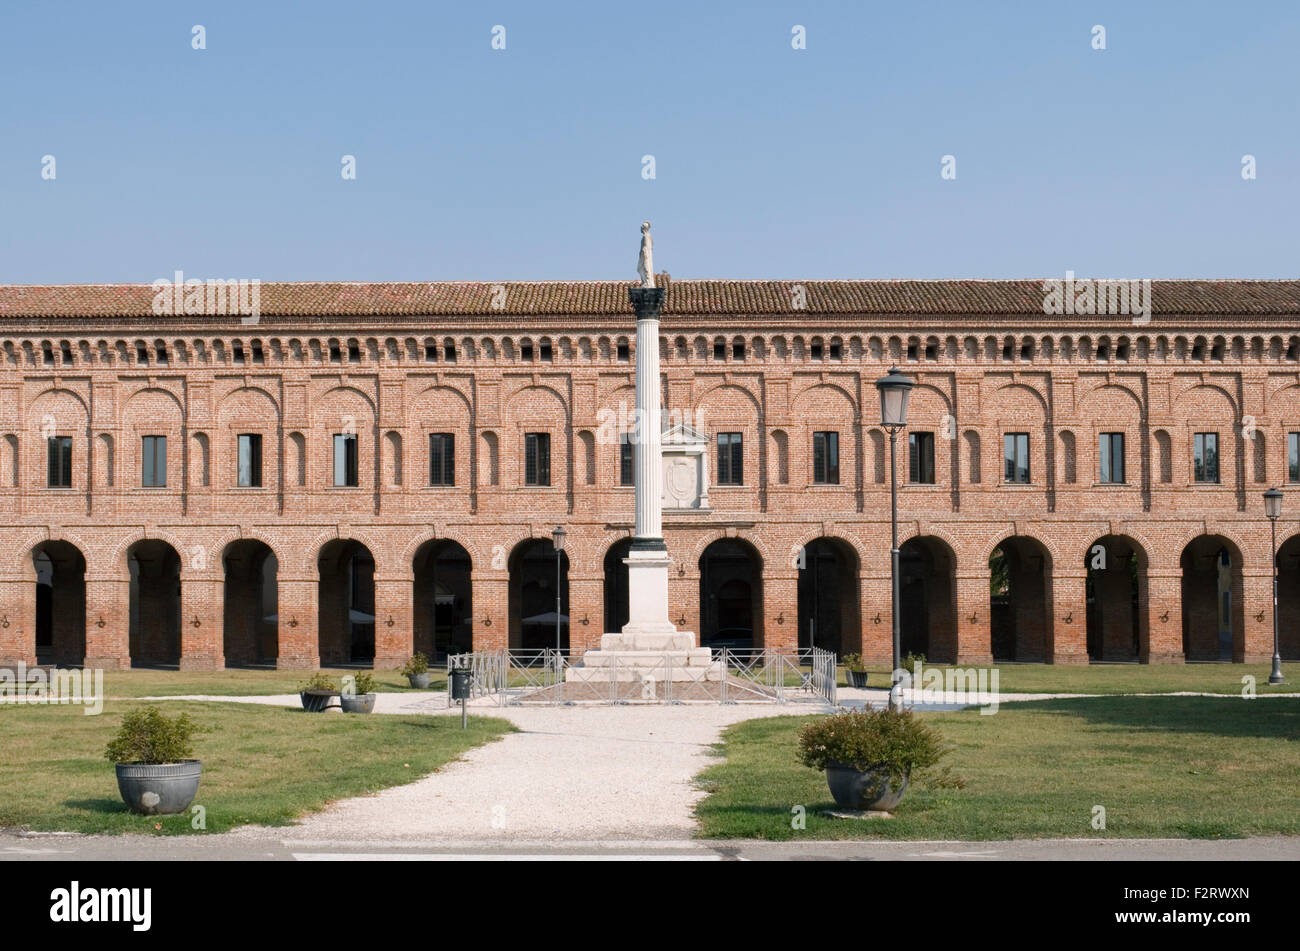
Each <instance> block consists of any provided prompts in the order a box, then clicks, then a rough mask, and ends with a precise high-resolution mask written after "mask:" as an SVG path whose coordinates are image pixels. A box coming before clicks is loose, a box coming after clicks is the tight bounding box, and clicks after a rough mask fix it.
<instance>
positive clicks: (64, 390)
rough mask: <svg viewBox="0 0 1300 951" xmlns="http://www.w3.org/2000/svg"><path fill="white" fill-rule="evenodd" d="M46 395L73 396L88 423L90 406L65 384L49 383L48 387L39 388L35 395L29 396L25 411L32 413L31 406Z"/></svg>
mask: <svg viewBox="0 0 1300 951" xmlns="http://www.w3.org/2000/svg"><path fill="white" fill-rule="evenodd" d="M47 396H70V397H72V398H73V399H74V400H75V401H76V402H77V403H78V404H79V405H80V406H81V412H82V413H84V414H85V417H86V421H87V423H89V421H90V407H89V406H87V405H86V401H85V399H83V398H82V396H81V394H80V393H78V392H76V391H75V390H71V389H69V388H68V387H66V386H53V385H51V386H48V387H46V388H45V389H43V390H41V391H40V392H39V393H37V394H36V395H35V396H33V397H32V398H31V400H29V401H28V403H27V412H28V413H29V414H30V413H32V412H33V410H32V407H33V406H35V405H36V403H37V402H39V401H40V400H41V399H43V398H44V397H47Z"/></svg>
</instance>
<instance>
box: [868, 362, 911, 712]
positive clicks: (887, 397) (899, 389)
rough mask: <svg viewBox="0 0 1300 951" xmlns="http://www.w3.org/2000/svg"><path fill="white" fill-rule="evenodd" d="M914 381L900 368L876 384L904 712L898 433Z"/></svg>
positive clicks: (897, 692)
mask: <svg viewBox="0 0 1300 951" xmlns="http://www.w3.org/2000/svg"><path fill="white" fill-rule="evenodd" d="M912 385H913V384H912V381H911V380H909V379H908V378H907V377H905V376H903V374H901V373H899V372H898V368H897V367H890V368H889V374H888V375H887V376H884V377H881V378H880V379H879V380H877V381H876V389H878V390H879V391H880V424H881V425H882V426H884V427H885V429H887V430H889V524H890V539H891V544H890V548H889V575H890V580H891V585H890V587H891V589H892V591H891V597H892V599H893V610H892V611H891V612H890V613H891V614H892V615H893V620H894V665H893V670H892V672H891V673H890V675H889V678H890V680H889V683H890V687H889V708H890V709H891V710H901V709H902V708H903V692H902V689H901V687H900V686H899V683H898V671H899V667H898V665H899V656H898V655H899V642H900V639H901V635H900V633H899V632H900V627H899V618H898V601H899V597H898V473H897V468H896V465H895V449H896V446H897V442H898V431H899V430H900V429H902V428H903V427H904V426H906V425H907V401H908V399H909V398H910V397H911V394H912Z"/></svg>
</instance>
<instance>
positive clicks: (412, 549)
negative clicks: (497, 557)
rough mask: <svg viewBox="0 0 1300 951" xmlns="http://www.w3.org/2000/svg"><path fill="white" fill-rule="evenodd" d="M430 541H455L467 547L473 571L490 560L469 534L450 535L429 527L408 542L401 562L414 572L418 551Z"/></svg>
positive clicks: (464, 547)
mask: <svg viewBox="0 0 1300 951" xmlns="http://www.w3.org/2000/svg"><path fill="white" fill-rule="evenodd" d="M429 542H455V543H456V544H457V545H459V546H460V547H461V548H463V549H465V551H466V552H468V553H469V560H470V566H471V570H472V571H478V570H480V569H481V568H482V567H483V566H484V565H485V564H488V563H489V562H490V559H486V558H485V557H484V555H483V551H482V549H480V548H479V546H478V543H477V542H475V541H471V538H470V536H469V535H468V534H466V535H458V534H451V535H448V534H444V533H441V532H437V531H435V530H434V529H428V530H427V531H423V532H421V533H420V534H418V535H416V536H415V537H413V538H412V539H411V540H410V541H409V542H407V543H406V547H405V548H403V549H402V554H401V563H402V564H403V565H405V566H406V568H409V569H411V571H412V572H414V570H415V568H414V565H415V556H416V553H417V552H419V550H420V549H421V548H423V547H424V546H425V545H426V544H428V543H429Z"/></svg>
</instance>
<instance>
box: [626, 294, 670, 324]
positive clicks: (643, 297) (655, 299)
mask: <svg viewBox="0 0 1300 951" xmlns="http://www.w3.org/2000/svg"><path fill="white" fill-rule="evenodd" d="M666 291H667V288H664V287H629V288H628V289H627V297H628V300H630V301H631V302H632V309H633V310H635V311H636V319H637V320H658V319H659V312H660V311H661V310H662V309H663V306H664V294H665V292H666Z"/></svg>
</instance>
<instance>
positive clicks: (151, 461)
mask: <svg viewBox="0 0 1300 951" xmlns="http://www.w3.org/2000/svg"><path fill="white" fill-rule="evenodd" d="M140 459H141V465H140V484H141V485H142V486H144V487H145V488H147V489H159V488H162V487H164V486H165V485H167V437H166V436H145V437H144V444H143V451H142V452H141V454H140Z"/></svg>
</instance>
